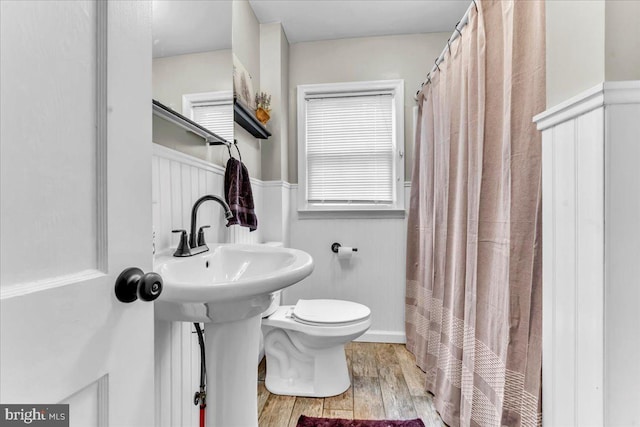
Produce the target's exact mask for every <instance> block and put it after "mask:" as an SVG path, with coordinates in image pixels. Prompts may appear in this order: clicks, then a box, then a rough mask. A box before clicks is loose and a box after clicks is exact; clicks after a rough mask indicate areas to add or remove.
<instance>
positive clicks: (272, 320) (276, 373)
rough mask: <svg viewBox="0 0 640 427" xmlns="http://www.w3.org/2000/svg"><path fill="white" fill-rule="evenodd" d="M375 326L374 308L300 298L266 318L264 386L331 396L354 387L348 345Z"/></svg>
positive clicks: (291, 392)
mask: <svg viewBox="0 0 640 427" xmlns="http://www.w3.org/2000/svg"><path fill="white" fill-rule="evenodd" d="M370 326H371V310H370V309H369V308H368V307H366V306H364V305H362V304H358V303H355V302H350V301H341V300H299V301H298V303H297V304H296V305H294V306H292V305H288V306H281V307H279V308H277V309H275V311H273V313H271V314H270V315H269V316H268V317H265V318H263V319H262V332H263V335H264V351H265V355H266V357H267V374H266V378H265V386H266V387H267V389H268V390H269V391H270V392H271V393H274V394H284V395H291V396H309V397H327V396H335V395H338V394H340V393H342V392H344V391H345V390H347V389H348V388H349V386H350V381H349V372H348V369H347V361H346V356H345V352H344V345H345V344H346V343H348V342H350V341H352V340H354V339H355V338H357V337H359V336H360V335H362V334H364V333H365V332H366V331H367V329H369V327H370Z"/></svg>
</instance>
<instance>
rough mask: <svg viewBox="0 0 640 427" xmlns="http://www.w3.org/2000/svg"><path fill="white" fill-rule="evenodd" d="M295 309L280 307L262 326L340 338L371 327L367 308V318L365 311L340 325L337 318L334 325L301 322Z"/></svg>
mask: <svg viewBox="0 0 640 427" xmlns="http://www.w3.org/2000/svg"><path fill="white" fill-rule="evenodd" d="M325 301H326V304H329V303H335V302H336V301H338V300H325ZM339 302H345V303H346V302H347V301H339ZM353 304H357V303H353ZM358 305H360V304H358ZM321 306H322V304H320V305H319V306H318V307H321ZM295 307H296V306H293V305H283V306H280V307H279V308H278V309H277V310H276V311H275V312H273V313H272V314H271V315H270V316H269V317H265V318H263V319H262V325H263V326H266V327H272V328H282V329H285V330H291V331H298V332H302V333H305V334H308V335H312V336H316V337H322V336H324V337H340V336H346V335H351V334H353V333H357V332H360V334H362V333H363V332H364V331H366V330H367V329H369V327H370V326H371V312H370V310H369V309H368V308H367V307H365V306H363V307H365V308H366V310H367V311H369V314H367V315H366V316H365V317H363V315H362V312H363V311H359V313H361V314H359V315H353V316H352V317H351V319H352V320H349V321H343V322H338V323H337V322H336V321H335V320H336V319H339V318H337V317H336V318H334V321H333V322H332V323H330V322H325V323H318V322H313V321H309V320H304V319H303V320H300V319H298V318H296V317H294V315H293V312H294V310H295ZM303 307H304V304H303ZM302 312H303V314H301V316H302V317H305V314H304V310H303V311H302ZM356 313H357V312H356ZM299 315H300V314H299ZM327 316H328V315H327ZM306 318H309V317H306ZM316 319H317V318H316ZM324 319H330V318H329V317H324ZM342 320H344V317H343V318H342Z"/></svg>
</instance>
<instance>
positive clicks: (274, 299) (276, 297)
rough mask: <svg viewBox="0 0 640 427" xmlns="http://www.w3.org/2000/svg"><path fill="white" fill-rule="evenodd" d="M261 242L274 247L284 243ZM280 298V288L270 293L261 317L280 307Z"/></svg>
mask: <svg viewBox="0 0 640 427" xmlns="http://www.w3.org/2000/svg"><path fill="white" fill-rule="evenodd" d="M263 244H264V245H267V246H273V247H276V248H282V247H284V244H283V243H282V242H266V243H263ZM281 300H282V290H280V291H276V292H274V293H272V294H271V304H270V305H269V307H268V308H267V309H266V310H265V311H264V312H263V313H262V317H268V316H271V315H272V314H273V313H274V312H275V311H276V310H277V309H278V307H280V301H281Z"/></svg>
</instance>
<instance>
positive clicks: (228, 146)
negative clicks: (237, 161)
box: [227, 143, 233, 159]
mask: <svg viewBox="0 0 640 427" xmlns="http://www.w3.org/2000/svg"><path fill="white" fill-rule="evenodd" d="M227 151H229V158H231V159H233V154H231V143H228V144H227Z"/></svg>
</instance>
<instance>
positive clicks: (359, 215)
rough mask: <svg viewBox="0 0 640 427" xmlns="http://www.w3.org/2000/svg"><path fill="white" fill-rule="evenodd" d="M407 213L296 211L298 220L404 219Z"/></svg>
mask: <svg viewBox="0 0 640 427" xmlns="http://www.w3.org/2000/svg"><path fill="white" fill-rule="evenodd" d="M406 215H407V212H406V211H405V210H404V209H379V210H373V209H369V210H364V209H363V210H356V209H351V210H344V209H336V210H329V209H324V210H315V211H314V210H306V211H301V210H298V219H300V220H305V219H368V218H375V219H381V218H391V219H393V218H404V217H405V216H406Z"/></svg>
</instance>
